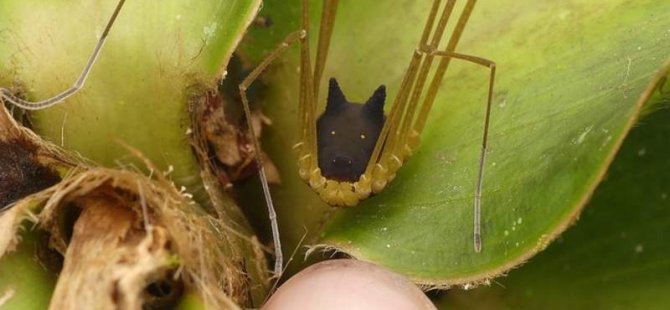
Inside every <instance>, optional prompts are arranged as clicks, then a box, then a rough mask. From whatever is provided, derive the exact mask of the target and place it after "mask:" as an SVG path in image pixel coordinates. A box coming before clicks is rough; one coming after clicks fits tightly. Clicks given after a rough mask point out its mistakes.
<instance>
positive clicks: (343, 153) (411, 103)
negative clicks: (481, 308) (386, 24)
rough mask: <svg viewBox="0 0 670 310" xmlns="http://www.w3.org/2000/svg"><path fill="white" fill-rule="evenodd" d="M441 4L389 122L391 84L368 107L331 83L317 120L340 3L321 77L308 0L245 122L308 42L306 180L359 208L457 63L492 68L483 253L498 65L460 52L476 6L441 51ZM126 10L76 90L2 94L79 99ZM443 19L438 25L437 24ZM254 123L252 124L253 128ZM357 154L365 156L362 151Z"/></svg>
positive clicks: (333, 4)
mask: <svg viewBox="0 0 670 310" xmlns="http://www.w3.org/2000/svg"><path fill="white" fill-rule="evenodd" d="M441 2H442V1H441V0H434V1H433V5H432V7H431V10H430V13H429V15H428V20H427V21H426V25H425V26H424V30H423V33H422V36H421V39H420V42H419V44H418V47H417V49H416V50H415V52H414V53H413V55H412V58H411V60H410V63H409V66H408V68H407V71H406V72H405V76H404V77H403V80H402V83H401V85H400V89H399V91H398V93H397V95H396V97H395V98H394V100H393V105H392V107H391V109H390V112H389V113H388V115H384V113H383V106H384V102H385V99H386V90H385V87H384V86H383V85H382V86H380V87H379V88H378V89H377V90H376V91H375V92H374V94H373V95H372V97H370V99H369V100H368V101H367V102H366V103H365V104H362V105H361V104H355V103H350V102H348V101H347V99H346V97H345V96H344V93H343V92H342V90H341V89H340V87H339V85H338V84H337V81H336V80H335V79H331V80H330V83H329V93H328V100H327V104H326V111H325V112H324V114H323V115H322V116H320V117H319V119H318V120H317V119H316V118H315V113H316V98H318V93H319V85H320V81H321V78H322V75H323V69H324V66H325V62H326V58H327V54H328V47H329V45H330V38H331V34H332V31H333V26H334V21H335V15H336V10H337V4H338V0H324V5H323V13H322V16H321V24H320V29H319V41H318V45H317V54H316V63H315V66H314V70H313V71H312V66H311V60H310V51H309V27H308V24H309V20H308V13H309V8H308V0H302V19H301V20H302V29H301V30H299V31H296V32H294V33H291V34H289V35H288V36H287V37H286V39H285V40H284V41H283V42H282V43H281V44H280V45H279V46H278V47H277V48H276V49H275V50H274V51H272V53H270V54H269V55H268V56H267V57H266V58H265V59H264V60H263V61H262V62H261V63H260V64H259V65H258V67H256V69H254V70H253V71H252V72H251V73H250V74H249V76H248V77H247V78H246V79H245V80H244V81H243V82H242V84H241V85H240V86H239V89H240V94H241V97H242V102H243V106H244V112H245V115H246V117H247V119H250V118H251V117H250V115H251V111H250V109H249V102H248V99H247V96H246V90H247V88H248V87H249V85H251V83H252V82H253V81H254V80H255V79H256V78H257V77H258V76H259V75H260V74H261V72H262V71H263V70H264V69H265V68H267V66H268V65H269V64H270V63H271V62H272V61H273V60H274V59H276V58H277V57H278V56H279V55H281V54H282V53H283V52H284V51H285V50H286V49H288V47H289V46H290V45H291V44H293V43H296V42H300V69H301V70H300V97H299V101H298V112H299V116H300V120H299V121H300V128H301V129H300V133H299V137H300V141H299V142H298V143H297V144H296V145H295V147H294V148H295V149H296V151H297V153H298V165H299V174H300V176H301V177H302V178H303V180H305V181H306V182H307V183H308V184H309V186H310V187H311V188H312V189H314V190H315V191H316V192H317V193H318V194H319V196H320V197H321V199H323V200H324V201H325V202H327V203H329V204H331V205H334V206H355V205H356V204H358V202H359V201H360V200H363V199H365V198H367V197H369V196H370V195H371V194H376V193H379V192H380V191H381V190H383V189H384V187H385V186H386V185H387V184H388V182H390V181H392V180H393V179H394V177H395V173H396V171H397V170H398V169H399V168H400V167H401V166H402V164H403V163H404V162H405V161H406V160H408V159H409V157H410V156H411V155H412V152H413V151H414V150H415V149H416V148H417V147H418V145H419V140H420V135H421V133H422V132H423V129H424V126H425V123H426V120H427V117H428V113H429V112H430V109H431V107H432V105H433V102H434V100H435V97H436V95H437V92H438V90H439V87H440V84H441V82H442V80H443V78H444V75H445V73H446V70H447V67H448V66H449V63H450V61H451V59H452V58H456V59H461V60H465V61H469V62H472V63H475V64H479V65H482V66H485V67H488V68H489V69H490V79H489V89H488V98H487V104H486V114H485V118H484V130H483V136H482V148H481V153H480V159H479V166H478V168H479V170H478V171H479V172H478V176H477V183H476V190H475V196H474V225H473V226H474V233H473V242H474V249H475V251H476V252H480V251H481V228H480V216H481V212H480V209H481V190H482V184H483V175H484V162H485V159H486V147H487V138H488V130H489V119H490V113H491V102H492V96H493V84H494V81H495V71H496V66H495V63H494V62H492V61H490V60H487V59H484V58H481V57H476V56H471V55H465V54H460V53H457V52H455V49H456V45H457V44H458V41H459V40H460V37H461V34H462V33H463V30H464V29H465V25H466V24H467V22H468V19H469V17H470V14H471V12H472V10H473V8H474V5H475V3H476V0H468V1H467V3H466V4H465V7H464V9H463V11H462V12H461V15H460V16H459V18H458V21H457V24H456V26H455V28H454V30H453V32H452V34H451V37H450V38H449V41H448V43H447V46H446V48H445V49H443V50H440V49H438V47H439V45H440V41H441V39H442V36H443V34H444V31H445V28H446V26H447V23H448V21H449V18H450V16H451V14H452V13H453V11H454V6H455V2H456V1H455V0H447V1H446V4H445V5H444V6H443V7H442V11H441V13H440V7H441ZM124 3H125V0H120V1H119V2H118V4H117V6H116V8H115V10H114V13H113V14H112V17H111V18H110V20H109V21H108V23H107V26H106V27H105V29H104V31H103V33H102V36H101V37H100V39H99V41H98V43H97V44H96V47H95V49H94V50H93V53H92V54H91V56H90V57H89V60H88V62H87V63H86V66H85V67H84V69H83V71H82V73H81V75H80V76H79V78H78V79H77V81H76V82H75V84H74V85H73V86H72V87H70V88H68V89H67V90H65V91H63V92H62V93H60V94H58V95H56V96H54V97H51V98H49V99H46V100H43V101H37V102H30V101H26V100H23V99H20V98H17V97H15V96H13V95H12V94H11V92H10V91H9V90H7V89H4V88H0V95H1V98H2V99H4V100H6V101H8V102H10V103H12V104H14V105H16V106H18V107H21V108H23V109H27V110H38V109H44V108H48V107H50V106H53V105H55V104H58V103H59V102H62V101H63V100H65V99H66V98H68V97H70V96H72V95H74V94H75V93H76V92H77V91H79V90H80V89H81V88H82V87H83V86H84V83H85V82H86V79H87V77H88V75H89V73H90V71H91V68H92V66H93V64H94V63H95V61H96V60H97V58H98V55H99V54H100V51H101V49H102V46H103V45H104V43H105V41H106V39H107V36H108V34H109V31H110V29H111V27H112V25H113V24H114V21H115V19H116V17H117V15H118V14H119V12H120V10H121V8H122V7H123V4H124ZM438 13H439V19H438ZM436 19H437V25H435V21H436ZM435 57H440V61H439V63H438V66H437V69H436V71H435V73H434V75H433V77H432V79H431V80H430V84H429V85H428V89H427V91H425V92H424V88H425V86H426V85H425V83H426V81H427V79H428V75H429V71H430V69H431V66H432V63H433V60H434V58H435ZM424 93H425V94H424ZM422 97H423V98H422ZM421 99H423V100H421ZM248 123H249V124H250V122H248ZM249 131H250V134H251V136H252V137H255V135H254V132H253V128H252V127H251V126H249ZM252 140H253V147H254V149H255V154H256V161H257V164H258V167H259V176H260V179H261V183H262V185H263V192H264V195H265V199H266V203H267V206H268V211H269V214H270V219H271V222H272V232H273V238H274V246H275V255H276V260H275V266H274V267H275V268H274V271H275V274H276V275H279V274H281V270H282V265H283V257H282V252H281V244H280V240H279V231H278V227H277V223H276V214H275V212H274V207H273V204H272V198H271V195H270V190H269V187H268V183H267V177H266V176H265V171H264V169H263V165H262V163H261V161H262V160H261V158H260V157H259V155H258V154H260V153H259V150H260V146H259V142H258V141H257V140H256V139H252ZM354 141H358V144H354V143H353V142H354ZM350 145H355V146H356V147H355V148H350V147H348V146H350ZM354 149H355V150H358V151H354ZM360 150H363V151H360Z"/></svg>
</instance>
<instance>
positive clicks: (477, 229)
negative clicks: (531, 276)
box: [433, 51, 496, 252]
mask: <svg viewBox="0 0 670 310" xmlns="http://www.w3.org/2000/svg"><path fill="white" fill-rule="evenodd" d="M433 54H434V55H435V56H440V57H448V58H455V59H461V60H465V61H468V62H472V63H474V64H478V65H482V66H485V67H488V68H489V70H490V71H491V75H490V77H489V90H488V97H487V101H486V114H485V117H484V132H483V134H482V148H481V153H480V155H479V172H478V174H477V187H476V189H475V201H474V223H473V224H474V229H473V230H474V231H473V242H474V248H475V252H480V251H481V249H482V235H481V222H480V220H481V202H482V185H483V183H484V162H485V161H486V148H487V145H488V136H489V120H490V118H491V102H492V101H493V84H494V82H495V76H496V63H495V62H493V61H491V60H488V59H485V58H482V57H478V56H472V55H465V54H459V53H454V52H450V51H435V52H433Z"/></svg>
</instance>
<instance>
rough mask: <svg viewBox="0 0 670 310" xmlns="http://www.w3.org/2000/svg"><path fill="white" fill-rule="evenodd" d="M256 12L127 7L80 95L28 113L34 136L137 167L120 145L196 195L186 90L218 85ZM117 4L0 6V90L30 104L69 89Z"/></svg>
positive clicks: (228, 5) (217, 4)
mask: <svg viewBox="0 0 670 310" xmlns="http://www.w3.org/2000/svg"><path fill="white" fill-rule="evenodd" d="M259 5H260V0H252V1H223V0H218V1H178V0H170V1H150V0H145V1H138V0H132V1H127V2H126V4H125V6H124V7H123V9H122V10H121V12H120V14H119V16H118V19H117V20H116V23H115V24H114V26H113V27H112V30H111V33H110V35H109V39H108V41H107V43H106V44H105V46H104V49H103V51H102V53H101V55H100V58H99V59H98V62H97V64H96V65H95V66H94V68H93V70H92V72H91V75H90V76H89V79H88V82H87V83H86V85H85V86H84V88H83V89H82V91H81V92H80V93H78V94H77V95H75V96H73V97H71V99H68V100H67V101H66V102H65V103H63V104H60V105H58V106H56V107H53V108H49V109H46V110H42V111H38V112H37V113H35V117H34V119H33V125H34V127H35V130H36V132H38V133H39V134H40V135H42V136H44V137H46V138H47V139H49V140H51V141H53V142H54V143H56V144H58V145H61V146H63V147H64V148H66V149H69V150H75V151H77V152H79V153H81V154H82V155H84V157H87V158H89V159H92V160H94V161H96V162H97V163H99V164H102V165H105V166H110V167H116V166H118V165H130V164H134V165H136V166H138V167H142V166H143V164H142V163H141V162H140V161H139V159H137V158H133V156H131V155H130V154H129V152H128V150H127V149H125V148H124V147H122V146H121V145H120V144H118V143H113V142H111V138H115V139H119V140H122V141H124V142H126V143H128V144H129V145H131V146H133V147H136V148H138V149H139V150H140V151H141V152H142V153H143V155H145V156H146V157H147V158H149V159H150V160H151V161H153V162H154V163H155V164H157V165H158V166H159V167H160V168H161V169H163V170H165V171H167V170H168V169H169V167H173V168H174V172H173V173H172V177H173V179H174V180H175V181H176V183H177V184H178V185H179V186H186V187H187V188H188V189H189V191H191V192H195V191H198V190H201V188H200V187H201V180H200V175H199V172H200V168H199V166H198V164H197V162H196V160H195V158H194V156H193V154H192V152H191V148H190V145H189V142H188V137H187V131H188V130H189V128H190V119H189V114H188V110H187V103H188V96H189V95H190V94H189V92H188V87H190V86H193V85H206V86H209V87H212V88H214V87H216V85H215V82H216V80H217V77H218V76H220V74H222V73H223V70H224V69H225V64H226V63H227V62H228V58H229V57H230V55H231V54H232V52H233V50H234V48H235V46H236V45H237V43H238V42H239V41H240V40H241V37H242V35H243V33H244V30H245V29H246V27H247V25H248V24H249V23H250V22H251V21H252V20H253V18H254V16H255V13H256V10H257V9H258V6H259ZM115 6H116V1H106V2H104V3H100V2H90V1H83V0H76V1H66V2H64V1H42V0H29V1H11V0H10V1H7V0H2V1H0V12H2V13H1V14H2V18H0V83H1V84H0V85H2V86H3V87H9V86H22V87H23V88H24V90H25V91H26V92H27V95H28V97H29V98H31V99H36V100H42V99H46V98H48V97H50V96H53V95H55V94H57V93H59V92H61V91H63V90H65V89H66V88H68V87H70V86H71V85H72V84H73V83H74V81H75V80H76V79H77V77H78V76H79V73H80V72H81V70H82V69H83V67H84V65H85V63H86V61H87V60H88V57H89V55H90V53H91V52H92V50H93V47H94V46H95V44H96V42H97V40H98V36H99V35H100V34H101V32H102V30H103V28H104V26H105V25H106V23H107V20H108V19H109V17H110V16H111V14H112V12H113V9H114V7H115ZM194 194H200V195H204V194H203V193H202V192H199V193H198V192H196V193H194ZM200 201H203V199H200Z"/></svg>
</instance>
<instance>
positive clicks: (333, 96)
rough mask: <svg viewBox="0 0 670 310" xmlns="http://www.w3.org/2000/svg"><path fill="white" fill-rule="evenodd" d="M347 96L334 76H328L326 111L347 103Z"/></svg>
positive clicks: (336, 108)
mask: <svg viewBox="0 0 670 310" xmlns="http://www.w3.org/2000/svg"><path fill="white" fill-rule="evenodd" d="M347 102H348V101H347V98H346V97H344V93H343V92H342V89H341V88H340V85H339V84H337V80H336V79H335V78H330V80H329V81H328V99H327V100H326V111H334V110H338V109H340V108H341V107H342V106H344V105H345V104H346V103H347Z"/></svg>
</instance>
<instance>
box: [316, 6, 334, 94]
mask: <svg viewBox="0 0 670 310" xmlns="http://www.w3.org/2000/svg"><path fill="white" fill-rule="evenodd" d="M338 2H339V0H325V1H324V3H323V11H322V12H321V25H320V26H319V43H318V45H317V49H316V62H315V63H314V78H313V83H314V100H318V98H319V86H320V85H321V77H322V76H323V68H324V67H325V65H326V58H328V47H329V46H330V38H331V36H332V34H333V25H334V24H335V15H336V14H337V5H338Z"/></svg>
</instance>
